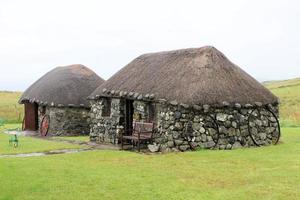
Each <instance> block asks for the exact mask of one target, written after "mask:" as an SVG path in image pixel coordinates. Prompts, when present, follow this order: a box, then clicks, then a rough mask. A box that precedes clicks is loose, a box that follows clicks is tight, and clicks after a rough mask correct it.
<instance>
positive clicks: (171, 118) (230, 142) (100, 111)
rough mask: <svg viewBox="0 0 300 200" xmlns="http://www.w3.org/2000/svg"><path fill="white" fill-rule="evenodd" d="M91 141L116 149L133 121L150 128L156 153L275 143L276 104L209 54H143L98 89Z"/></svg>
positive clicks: (204, 49)
mask: <svg viewBox="0 0 300 200" xmlns="http://www.w3.org/2000/svg"><path fill="white" fill-rule="evenodd" d="M89 99H90V100H91V130H90V139H91V140H92V141H98V142H110V143H114V144H118V143H119V142H120V133H122V132H124V130H126V129H128V128H130V127H132V123H133V121H144V122H154V124H155V133H154V139H153V142H152V143H153V144H152V145H148V147H151V146H152V147H153V146H154V147H156V148H152V149H157V150H159V151H163V152H164V151H178V150H180V151H186V150H193V149H198V148H205V149H233V148H239V147H252V146H262V145H270V144H272V143H273V144H276V143H277V142H278V140H279V137H280V127H279V122H278V98H277V97H276V96H274V95H273V94H272V93H271V92H270V91H269V90H268V89H266V88H265V87H264V86H263V85H262V84H260V83H259V82H258V81H256V80H255V79H254V78H252V77H251V76H250V75H249V74H247V73H246V72H245V71H243V70H242V69H241V68H239V67H238V66H237V65H235V64H233V63H232V62H231V61H229V60H228V59H227V58H226V56H225V55H224V54H223V53H221V52H220V51H218V50H217V49H216V48H214V47H210V46H206V47H202V48H191V49H182V50H175V51H167V52H159V53H150V54H145V55H141V56H139V57H138V58H136V59H134V60H133V61H132V62H131V63H129V64H128V65H127V66H125V67H124V68H122V69H121V70H120V71H119V72H117V73H116V74H115V75H113V76H112V77H111V78H110V79H108V80H107V81H106V82H105V83H104V84H102V85H101V86H100V87H98V88H97V89H96V90H95V91H94V92H93V93H92V94H91V95H90V97H89Z"/></svg>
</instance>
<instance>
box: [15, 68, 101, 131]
mask: <svg viewBox="0 0 300 200" xmlns="http://www.w3.org/2000/svg"><path fill="white" fill-rule="evenodd" d="M103 82H104V80H103V79H102V78H100V77H99V76H98V75H97V74H95V73H94V72H93V71H92V70H90V69H89V68H87V67H85V66H83V65H79V64H78V65H70V66H64V67H56V68H55V69H53V70H51V71H50V72H48V73H46V74H45V75H44V76H42V77H41V78H40V79H39V80H37V81H36V82H35V83H33V84H32V85H31V86H30V87H29V88H28V89H27V90H26V91H25V92H24V93H23V95H22V96H21V98H20V100H19V103H22V104H24V106H25V117H24V125H25V126H24V129H26V130H38V129H41V128H42V125H41V122H42V119H43V118H44V117H45V116H47V118H46V120H47V121H48V122H46V123H44V126H47V124H48V127H49V130H48V132H49V133H50V134H51V135H80V134H88V133H89V109H90V104H89V102H88V101H87V99H86V98H87V97H88V96H89V94H90V93H91V92H92V91H94V90H95V89H96V88H97V87H98V86H99V85H101V84H102V83H103ZM44 128H47V127H44ZM44 131H45V130H44ZM43 134H47V133H43Z"/></svg>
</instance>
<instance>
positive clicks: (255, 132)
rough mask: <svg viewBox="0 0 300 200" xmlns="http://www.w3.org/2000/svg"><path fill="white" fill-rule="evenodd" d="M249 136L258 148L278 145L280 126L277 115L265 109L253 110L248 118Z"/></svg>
mask: <svg viewBox="0 0 300 200" xmlns="http://www.w3.org/2000/svg"><path fill="white" fill-rule="evenodd" d="M248 131H249V135H250V137H251V139H252V141H253V143H254V144H255V145H256V146H263V145H268V144H271V143H272V144H277V143H278V141H279V138H280V125H279V121H278V119H277V117H276V115H275V114H274V113H273V112H272V111H270V110H268V109H265V108H261V109H255V110H253V111H252V112H251V113H250V115H249V117H248Z"/></svg>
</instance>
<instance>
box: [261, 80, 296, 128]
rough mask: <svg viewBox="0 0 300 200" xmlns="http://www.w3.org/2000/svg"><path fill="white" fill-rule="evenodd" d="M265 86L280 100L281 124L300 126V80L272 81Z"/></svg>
mask: <svg viewBox="0 0 300 200" xmlns="http://www.w3.org/2000/svg"><path fill="white" fill-rule="evenodd" d="M265 85H266V87H267V88H269V89H270V90H271V91H272V92H273V93H274V94H275V95H276V96H278V97H279V98H280V100H281V103H280V117H281V120H280V121H281V124H282V125H283V126H300V79H291V80H286V81H274V82H269V83H266V84H265Z"/></svg>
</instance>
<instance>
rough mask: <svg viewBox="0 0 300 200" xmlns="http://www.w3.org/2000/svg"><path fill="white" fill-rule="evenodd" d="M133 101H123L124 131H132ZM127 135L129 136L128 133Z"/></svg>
mask: <svg viewBox="0 0 300 200" xmlns="http://www.w3.org/2000/svg"><path fill="white" fill-rule="evenodd" d="M133 112H134V109H133V100H128V99H126V100H125V130H126V131H128V130H129V131H130V130H132V122H133ZM127 134H131V133H128V132H127Z"/></svg>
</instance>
